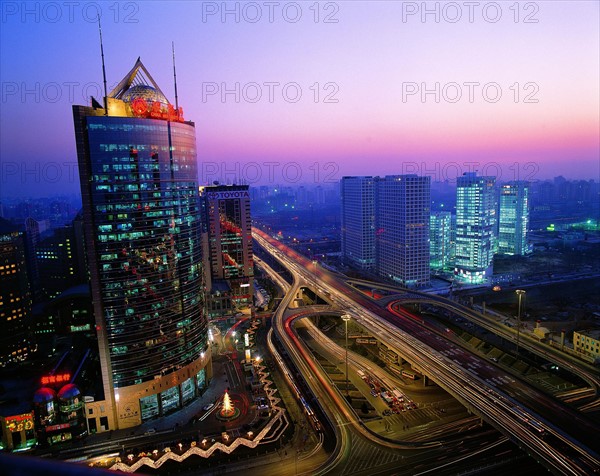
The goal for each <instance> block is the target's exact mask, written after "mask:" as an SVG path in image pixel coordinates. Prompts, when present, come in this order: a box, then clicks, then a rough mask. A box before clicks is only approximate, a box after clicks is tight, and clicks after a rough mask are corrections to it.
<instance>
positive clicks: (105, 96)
mask: <svg viewBox="0 0 600 476" xmlns="http://www.w3.org/2000/svg"><path fill="white" fill-rule="evenodd" d="M98 31H99V32H100V54H101V56H102V78H103V79H104V115H105V116H108V93H107V92H106V68H105V66H104V45H103V44H102V25H101V24H100V15H98Z"/></svg>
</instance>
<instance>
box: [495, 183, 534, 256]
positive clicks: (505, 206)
mask: <svg viewBox="0 0 600 476" xmlns="http://www.w3.org/2000/svg"><path fill="white" fill-rule="evenodd" d="M498 222H499V225H498V253H501V254H509V255H524V254H527V253H529V252H530V249H529V244H528V243H527V233H528V230H529V184H528V183H527V182H523V181H515V182H509V183H507V184H504V185H502V188H501V189H500V211H499V214H498Z"/></svg>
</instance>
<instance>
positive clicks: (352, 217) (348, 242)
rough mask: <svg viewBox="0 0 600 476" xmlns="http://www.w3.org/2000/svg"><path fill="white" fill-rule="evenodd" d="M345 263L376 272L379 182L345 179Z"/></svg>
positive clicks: (343, 235)
mask: <svg viewBox="0 0 600 476" xmlns="http://www.w3.org/2000/svg"><path fill="white" fill-rule="evenodd" d="M340 188H341V195H342V210H341V213H342V220H341V227H342V260H343V261H344V262H346V263H348V264H349V265H351V266H353V267H355V268H359V269H363V270H374V269H375V179H374V178H373V177H343V178H342V180H341V185H340Z"/></svg>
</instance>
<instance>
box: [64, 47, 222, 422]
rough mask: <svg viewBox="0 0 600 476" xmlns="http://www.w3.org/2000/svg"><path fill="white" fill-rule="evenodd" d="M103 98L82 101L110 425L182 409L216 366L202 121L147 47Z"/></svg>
mask: <svg viewBox="0 0 600 476" xmlns="http://www.w3.org/2000/svg"><path fill="white" fill-rule="evenodd" d="M104 102H105V104H106V105H107V109H105V108H104V107H103V106H102V105H100V104H99V103H98V102H97V101H95V100H92V106H91V107H86V106H73V119H74V125H75V138H76V145H77V156H78V164H79V175H80V184H81V195H82V201H83V228H84V233H85V245H86V251H87V263H88V267H89V273H90V279H91V291H92V301H93V304H94V316H95V320H96V330H97V335H98V346H99V353H100V364H101V367H102V382H103V387H104V396H105V398H106V401H101V402H98V401H95V402H93V403H91V404H90V405H89V406H88V413H89V414H94V415H96V414H98V415H102V417H100V427H99V430H100V431H103V430H112V429H120V428H129V427H132V426H136V425H139V424H141V423H142V422H144V421H147V420H150V419H152V418H155V417H157V416H161V415H165V414H167V413H169V412H172V411H174V410H177V409H178V408H181V406H183V405H185V404H187V403H189V402H191V401H192V400H193V399H194V398H195V397H196V396H197V395H199V394H200V393H201V392H202V391H203V390H204V389H205V388H206V386H207V383H208V380H209V379H210V377H211V376H212V366H211V356H210V349H209V346H208V323H207V318H206V314H205V311H204V292H205V289H204V273H203V266H202V242H201V216H200V215H201V214H200V199H199V197H198V178H197V163H196V130H195V125H194V123H193V122H189V121H185V120H184V119H183V111H182V110H181V109H178V110H177V109H175V107H174V106H173V105H172V104H171V103H169V101H168V100H167V98H166V97H165V96H164V94H163V93H162V91H161V90H160V88H159V87H158V85H157V84H156V82H155V81H154V80H153V79H152V76H151V75H150V73H149V72H148V70H147V69H146V68H145V66H144V65H143V64H142V62H141V61H140V60H139V59H138V60H137V62H136V63H135V65H134V67H133V68H132V69H131V71H129V73H128V74H127V75H126V76H125V77H124V78H123V80H122V81H121V82H120V83H119V84H118V85H117V86H116V87H115V88H114V89H113V90H112V91H111V92H110V93H109V95H108V97H106V98H105V101H104ZM103 412H105V413H104V414H103Z"/></svg>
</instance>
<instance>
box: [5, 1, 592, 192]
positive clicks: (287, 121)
mask: <svg viewBox="0 0 600 476" xmlns="http://www.w3.org/2000/svg"><path fill="white" fill-rule="evenodd" d="M130 3H131V2H130ZM403 3H404V4H405V3H407V2H389V3H388V2H379V3H377V8H374V6H373V4H369V3H367V2H338V3H336V5H337V7H338V10H337V12H335V15H334V14H333V13H332V12H333V10H331V12H329V11H325V10H324V8H325V7H324V4H323V5H321V9H322V11H320V16H319V21H318V22H315V18H314V15H315V12H314V11H313V10H310V9H309V6H310V5H309V4H308V3H306V4H305V3H302V5H303V6H304V9H303V10H302V17H301V19H300V20H299V21H298V22H296V23H293V22H290V21H287V20H284V19H283V17H282V16H281V15H279V16H277V15H276V14H274V17H273V22H272V23H271V22H269V19H268V15H266V13H267V10H265V11H264V12H263V17H261V20H260V21H258V22H256V23H251V22H248V21H245V18H247V17H248V15H249V14H250V13H249V10H247V11H246V10H242V7H239V8H240V17H239V22H236V21H235V20H236V18H235V16H234V15H233V14H232V15H229V16H226V17H225V19H224V20H225V21H223V18H221V16H220V14H214V15H209V14H208V13H207V4H210V5H209V7H210V8H212V7H213V6H214V5H213V4H216V5H217V6H219V4H218V3H215V2H199V3H186V2H170V3H168V4H167V3H160V2H156V3H154V2H150V3H146V2H143V3H139V4H135V3H134V4H135V5H136V9H135V12H134V11H133V10H131V11H129V10H127V11H125V5H126V4H120V9H121V10H120V11H119V12H117V11H116V10H109V9H108V6H106V8H105V11H103V12H102V14H103V19H102V22H103V24H102V28H103V36H104V49H105V57H106V69H107V82H108V87H109V91H110V89H111V86H114V85H115V84H116V83H117V82H118V81H119V80H120V78H122V76H123V75H124V74H125V73H126V72H127V71H129V69H130V68H131V67H132V65H133V63H134V62H135V60H136V58H137V57H138V56H140V57H141V59H142V61H143V62H144V64H145V65H146V67H147V68H148V70H149V71H150V73H151V74H152V75H153V77H154V78H155V80H156V81H157V83H158V84H159V85H160V87H161V89H162V90H163V92H164V93H165V95H166V96H167V98H168V99H169V100H170V101H171V102H172V103H174V102H175V98H174V92H173V69H172V63H171V60H172V58H171V41H174V43H175V47H176V55H177V79H178V93H179V94H178V96H179V104H180V106H182V107H183V110H184V115H185V118H186V120H191V121H194V122H195V123H196V130H197V141H198V142H197V146H198V150H197V153H198V169H199V173H200V182H201V183H202V182H203V180H202V179H203V177H202V171H203V168H204V169H206V167H207V166H206V165H203V164H219V167H221V165H220V164H230V165H231V167H230V168H229V169H227V170H230V171H231V170H235V169H236V167H237V168H238V169H240V170H242V169H244V167H246V168H247V167H249V166H248V165H247V164H255V163H258V164H263V163H264V162H278V163H279V164H280V168H281V167H283V166H285V164H286V163H291V162H293V163H294V167H296V165H295V164H297V166H298V167H299V168H300V169H301V170H302V174H301V179H300V180H298V183H302V182H314V181H319V182H320V181H322V177H323V175H324V174H319V177H317V180H315V176H314V174H312V172H311V170H312V169H311V168H310V167H314V164H315V163H318V164H319V166H318V167H321V166H322V165H323V164H328V163H330V162H334V163H335V164H336V168H337V170H336V173H335V177H330V178H333V179H335V181H337V180H339V179H340V178H341V177H342V176H345V175H385V174H394V173H403V172H406V171H407V170H414V169H415V165H414V164H419V166H418V169H419V170H418V172H422V171H424V173H428V174H430V175H432V176H433V178H434V180H435V179H436V178H438V177H437V176H439V179H441V180H443V179H453V178H454V177H452V176H450V177H446V176H444V173H445V172H442V171H443V170H444V168H446V169H448V168H449V167H448V166H447V164H448V163H450V162H456V163H458V164H466V163H472V162H477V163H479V164H481V165H480V166H479V167H478V169H479V170H483V169H489V170H490V171H492V170H494V169H498V165H499V166H500V169H501V171H502V172H501V174H499V175H500V176H499V177H498V178H499V180H511V179H516V178H528V179H532V180H541V179H550V178H552V177H555V176H558V175H563V176H565V177H567V178H570V179H595V180H598V179H599V178H600V147H599V143H600V132H599V130H600V116H599V114H600V113H599V105H600V99H599V92H598V84H599V82H600V76H599V62H598V61H599V60H598V57H599V56H600V52H599V47H598V41H597V38H598V36H599V27H598V21H597V20H598V16H599V6H598V3H596V2H540V3H538V4H537V5H538V7H539V11H538V12H537V13H536V14H535V19H537V20H538V21H537V23H525V22H524V21H523V20H524V18H525V14H526V13H527V12H525V11H524V10H523V11H521V12H520V16H519V21H518V22H516V21H515V18H514V15H515V12H514V11H512V10H509V8H508V4H506V5H505V6H506V8H504V10H503V11H502V18H501V19H500V20H499V21H498V22H496V23H493V22H490V21H485V20H484V19H483V17H482V14H481V12H479V13H478V14H477V12H476V13H475V14H474V21H473V22H472V23H470V22H469V21H468V18H467V17H465V18H462V19H461V20H460V21H459V22H457V23H451V22H449V21H444V20H445V18H447V17H448V15H449V13H448V12H446V14H445V15H446V16H442V17H441V19H440V22H439V23H436V22H435V21H434V18H433V16H430V17H426V21H425V22H422V21H421V18H420V16H419V15H412V16H407V17H406V18H405V21H403V14H404V15H406V12H405V11H403V8H404V9H405V8H406V7H405V6H404V5H403ZM408 3H411V2H408ZM432 4H433V3H432ZM242 5H243V4H242ZM258 5H259V6H260V5H261V4H260V3H259V4H258ZM503 5H504V4H503ZM3 8H4V7H3ZM231 8H234V7H233V6H231ZM264 8H266V7H264ZM465 8H466V7H465ZM522 8H524V7H523V5H522ZM90 11H91V10H90ZM208 11H210V10H208ZM11 12H12V11H11V10H10V11H9V10H6V9H4V10H3V18H2V26H3V28H2V32H1V33H0V35H1V39H2V41H1V53H2V55H1V56H2V73H1V75H2V98H1V100H2V112H1V114H0V127H1V130H2V140H1V141H0V154H1V157H2V159H1V160H2V177H1V190H0V198H6V197H10V196H27V195H32V196H34V195H39V194H41V195H44V194H48V193H51V192H53V191H55V189H56V186H57V183H59V184H61V186H60V188H61V190H63V191H65V192H68V193H78V189H79V187H78V180H77V177H75V179H74V180H69V179H67V175H68V171H69V166H65V165H63V164H64V163H69V164H70V163H75V162H76V160H75V144H74V141H73V137H72V133H73V131H72V120H71V115H72V111H71V107H72V105H73V104H83V105H87V104H89V98H86V97H85V95H86V93H87V94H88V95H93V96H94V97H96V99H97V100H99V101H101V96H102V88H101V84H102V72H101V63H100V54H99V40H98V29H97V25H96V23H95V22H94V21H92V20H93V18H91V17H90V16H91V13H89V12H87V13H85V12H83V11H77V10H75V12H74V13H73V21H69V18H68V15H67V13H68V12H63V15H62V17H61V18H62V19H61V20H59V21H56V22H54V23H53V22H50V21H48V15H49V14H50V13H49V10H48V11H47V12H46V13H44V11H43V10H40V15H39V18H37V19H36V18H34V17H33V16H32V15H30V16H25V17H23V16H22V15H21V12H18V13H15V14H12V13H11ZM243 12H245V13H244V14H243V15H242V13H243ZM117 13H119V14H117ZM290 14H291V13H290ZM326 14H329V16H330V17H331V19H335V20H337V23H325V22H324V19H325V17H326V16H327V15H326ZM463 14H466V10H465V12H463ZM44 15H46V16H44ZM86 15H87V17H86ZM128 15H129V16H128ZM244 15H245V16H244ZM265 15H266V16H265ZM463 16H464V15H463ZM532 18H533V17H532ZM126 19H127V20H131V21H134V20H136V21H137V22H129V21H126ZM36 20H37V21H36ZM16 41H17V42H18V43H15V42H16ZM17 45H18V46H17ZM236 83H239V86H236ZM275 83H277V85H275V86H273V84H275ZM436 83H438V84H439V86H437V87H438V93H433V92H432V90H434V89H435V88H436ZM474 83H477V85H476V86H468V84H474ZM269 85H271V86H269ZM285 85H288V89H287V90H286V91H285V93H284V92H283V90H284V86H285ZM290 85H291V86H290ZM486 85H488V86H487V87H488V89H487V90H486V92H484V91H483V89H484V88H485V87H486ZM457 86H458V88H459V89H457ZM236 87H238V90H239V93H237V96H236V94H235V93H233V92H232V91H234V90H235V89H236ZM415 87H416V88H418V90H417V91H416V92H415V89H414V88H415ZM422 87H424V88H425V89H427V91H429V92H427V91H426V92H425V95H424V96H423V95H422V92H423V91H421V89H422ZM470 87H472V88H473V89H472V90H470V89H469V88H470ZM215 88H217V90H216V91H215ZM269 88H271V89H269ZM222 89H226V90H227V91H229V92H228V93H227V91H226V93H225V95H222V92H223V91H222ZM298 91H300V92H301V97H300V98H299V99H298V100H297V102H296V98H297V96H298V95H297V94H296V93H297V92H298ZM498 92H500V93H501V96H500V97H498V95H497V93H498ZM259 96H260V99H256V98H257V97H259ZM270 96H271V97H270ZM459 96H460V99H457V97H459ZM25 126H26V127H25ZM32 131H35V135H34V137H32V135H31V132H32ZM48 163H54V164H58V165H57V169H60V174H61V179H60V180H59V181H58V182H57V183H51V182H49V181H48V180H47V177H44V176H42V175H43V174H42V173H41V172H39V171H40V170H42V169H43V168H44V167H45V166H46V164H48ZM531 163H535V164H536V165H535V166H532V165H530V164H531ZM515 164H517V165H515ZM252 166H253V165H252ZM211 167H212V165H211ZM213 168H214V167H213ZM534 169H535V171H534ZM36 170H38V172H36ZM211 170H212V169H211ZM438 171H440V172H438ZM464 171H466V169H465V170H464ZM36 173H37V174H38V176H36ZM57 173H58V172H57ZM261 173H262V178H261V179H260V180H257V181H256V184H261V183H270V182H269V181H268V180H267V181H265V180H264V177H266V176H267V175H266V171H265V170H262V172H261ZM40 174H41V175H40ZM55 175H56V174H55ZM255 177H256V174H255V173H254V174H253V175H252V176H247V177H241V178H242V179H246V181H247V182H248V183H251V184H252V183H253V180H252V179H253V178H255ZM63 178H64V179H65V180H63ZM36 180H37V182H36ZM278 181H279V182H282V183H283V182H285V181H286V177H284V176H280V177H279V178H278V179H276V180H275V181H274V182H275V183H278Z"/></svg>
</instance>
